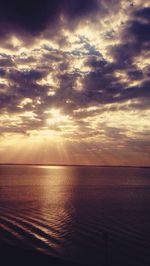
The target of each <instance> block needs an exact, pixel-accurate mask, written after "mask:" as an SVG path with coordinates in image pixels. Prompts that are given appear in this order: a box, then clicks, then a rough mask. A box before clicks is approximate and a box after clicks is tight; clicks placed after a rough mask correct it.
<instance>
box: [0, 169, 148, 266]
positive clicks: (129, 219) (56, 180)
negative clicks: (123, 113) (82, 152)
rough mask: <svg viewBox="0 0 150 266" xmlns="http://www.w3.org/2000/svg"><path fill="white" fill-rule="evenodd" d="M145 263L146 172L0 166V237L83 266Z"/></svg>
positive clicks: (145, 264)
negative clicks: (106, 247) (106, 258)
mask: <svg viewBox="0 0 150 266" xmlns="http://www.w3.org/2000/svg"><path fill="white" fill-rule="evenodd" d="M105 231H106V232H107V233H108V237H109V238H108V265H109V266H111V265H112V266H113V265H118V266H120V265H121V266H127V265H131V266H133V265H136V266H149V265H150V168H123V167H120V168H117V167H114V168H113V167H108V168H107V167H105V168H101V167H42V166H41V167H39V166H0V239H1V240H2V241H5V242H9V243H11V244H12V245H19V246H22V247H27V248H30V249H36V250H38V251H40V252H42V253H46V254H50V255H53V256H56V257H60V258H64V259H67V260H70V261H74V262H79V263H81V264H82V263H83V264H87V265H103V263H104V261H105V251H106V249H105V240H104V238H103V232H105Z"/></svg>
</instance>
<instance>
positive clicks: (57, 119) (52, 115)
mask: <svg viewBox="0 0 150 266" xmlns="http://www.w3.org/2000/svg"><path fill="white" fill-rule="evenodd" d="M45 113H46V114H48V115H49V117H48V118H47V120H46V122H47V124H48V125H59V124H62V123H67V122H69V116H68V115H65V114H63V113H62V112H61V110H60V109H56V108H52V109H50V110H48V111H46V112H45Z"/></svg>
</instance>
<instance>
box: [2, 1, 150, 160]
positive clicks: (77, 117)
mask: <svg viewBox="0 0 150 266" xmlns="http://www.w3.org/2000/svg"><path fill="white" fill-rule="evenodd" d="M0 3H1V6H0V162H1V163H13V162H16V163H51V164H54V163H56V164H57V163H58V164H101V165H108V164H109V165H150V160H149V152H150V109H149V103H150V102H149V96H150V65H149V63H150V5H149V4H150V3H149V0H134V1H132V0H39V1H38V0H30V1H29V0H26V1H25V0H22V1H20V0H1V2H0Z"/></svg>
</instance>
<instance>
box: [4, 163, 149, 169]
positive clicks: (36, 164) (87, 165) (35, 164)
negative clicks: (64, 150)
mask: <svg viewBox="0 0 150 266" xmlns="http://www.w3.org/2000/svg"><path fill="white" fill-rule="evenodd" d="M0 165H27V166H68V167H69V166H70V167H71V166H76V167H130V168H150V166H148V165H143V166H142V165H139V166H137V165H99V164H47V163H46V164H44V163H0Z"/></svg>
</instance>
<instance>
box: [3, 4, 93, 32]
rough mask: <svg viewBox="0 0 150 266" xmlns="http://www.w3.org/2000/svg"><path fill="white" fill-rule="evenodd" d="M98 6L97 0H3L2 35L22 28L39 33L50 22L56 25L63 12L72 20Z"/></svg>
mask: <svg viewBox="0 0 150 266" xmlns="http://www.w3.org/2000/svg"><path fill="white" fill-rule="evenodd" d="M97 8H98V1H97V0H92V1H91V0H61V1H60V0H51V1H49V0H22V1H20V0H2V1H1V3H0V22H1V27H0V35H1V36H3V35H4V34H7V31H12V32H13V31H14V30H15V31H16V30H19V31H20V30H21V29H23V30H25V31H27V32H29V33H31V34H37V33H39V32H41V31H43V30H44V29H45V28H46V27H47V25H48V24H50V25H53V27H54V23H55V25H56V24H57V22H58V21H59V19H60V15H62V14H64V15H66V17H68V18H69V20H72V19H76V18H79V17H80V18H81V17H84V16H85V15H87V14H89V13H91V12H93V11H96V9H97ZM4 26H5V28H4Z"/></svg>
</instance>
